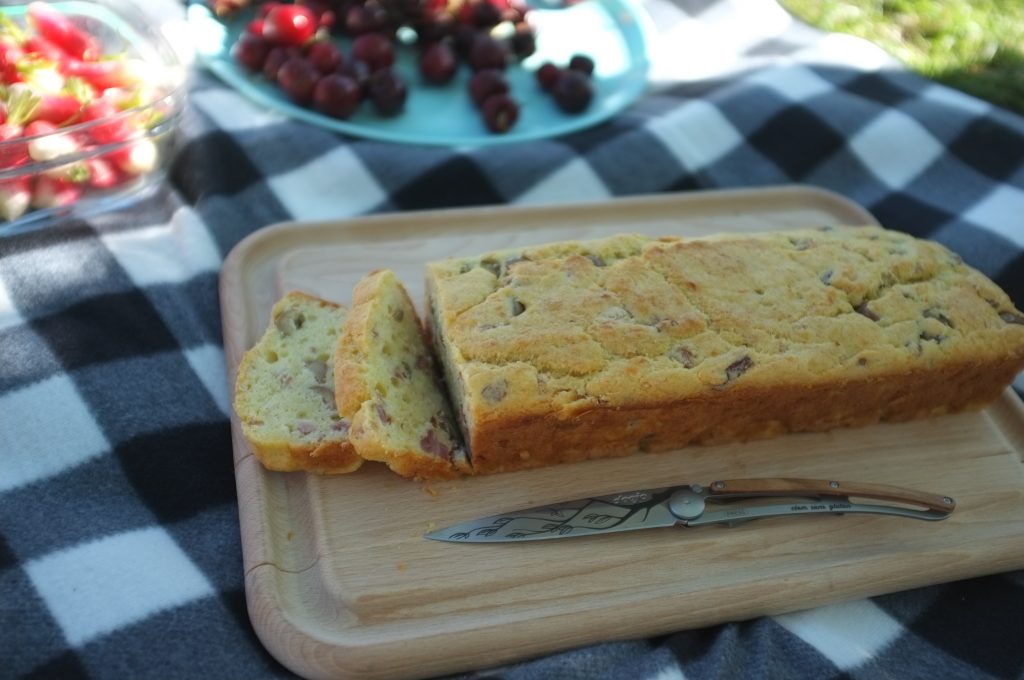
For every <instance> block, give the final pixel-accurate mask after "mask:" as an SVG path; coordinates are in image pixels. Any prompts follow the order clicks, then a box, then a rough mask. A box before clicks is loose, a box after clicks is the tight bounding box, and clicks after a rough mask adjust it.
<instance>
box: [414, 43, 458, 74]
mask: <svg viewBox="0 0 1024 680" xmlns="http://www.w3.org/2000/svg"><path fill="white" fill-rule="evenodd" d="M458 65H459V63H458V61H457V59H456V57H455V51H454V50H452V48H451V47H449V46H448V44H447V43H443V42H438V43H434V44H432V45H429V46H428V47H427V48H426V49H425V50H423V53H422V54H420V74H421V75H422V76H423V78H424V80H426V81H427V82H428V83H433V84H434V85H444V84H445V83H447V82H448V81H450V80H451V79H452V77H453V76H454V75H455V70H456V69H457V68H458Z"/></svg>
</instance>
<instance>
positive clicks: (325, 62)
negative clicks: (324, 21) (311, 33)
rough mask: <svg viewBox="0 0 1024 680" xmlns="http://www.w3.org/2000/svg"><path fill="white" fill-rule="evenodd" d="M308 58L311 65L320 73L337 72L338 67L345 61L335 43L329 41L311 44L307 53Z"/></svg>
mask: <svg viewBox="0 0 1024 680" xmlns="http://www.w3.org/2000/svg"><path fill="white" fill-rule="evenodd" d="M306 58H307V59H309V63H311V64H313V66H315V67H316V70H318V71H320V73H324V74H327V73H331V72H333V71H337V70H338V67H339V66H341V63H342V62H343V61H344V57H342V55H341V50H339V49H338V48H337V47H336V46H335V45H334V44H333V43H330V42H327V41H319V42H315V43H313V44H311V45H310V46H309V49H308V50H307V51H306Z"/></svg>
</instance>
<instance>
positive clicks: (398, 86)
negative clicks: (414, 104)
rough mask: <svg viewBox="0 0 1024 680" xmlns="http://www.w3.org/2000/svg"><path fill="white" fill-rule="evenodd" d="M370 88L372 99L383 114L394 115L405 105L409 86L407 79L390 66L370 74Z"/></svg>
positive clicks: (378, 110)
mask: <svg viewBox="0 0 1024 680" xmlns="http://www.w3.org/2000/svg"><path fill="white" fill-rule="evenodd" d="M368 88H369V91H370V101H371V102H373V106H374V108H375V109H377V113H379V114H380V115H382V116H393V115H395V114H396V113H398V112H399V111H401V110H402V108H403V107H404V106H405V98H406V96H407V94H408V88H407V87H406V84H405V81H403V80H402V79H401V78H400V77H399V76H398V74H397V73H395V72H394V71H392V70H391V69H390V68H382V69H377V70H376V71H374V72H373V73H372V74H371V75H370V80H369V83H368Z"/></svg>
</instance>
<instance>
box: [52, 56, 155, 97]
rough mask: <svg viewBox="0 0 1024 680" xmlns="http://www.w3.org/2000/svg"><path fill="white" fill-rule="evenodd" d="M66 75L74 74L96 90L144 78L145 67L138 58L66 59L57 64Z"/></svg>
mask: <svg viewBox="0 0 1024 680" xmlns="http://www.w3.org/2000/svg"><path fill="white" fill-rule="evenodd" d="M59 68H60V70H61V72H62V73H63V74H64V75H66V76H76V77H78V78H81V79H82V80H84V81H86V82H87V83H89V84H90V85H92V86H93V87H95V88H96V89H97V90H105V89H107V88H108V87H131V86H133V85H138V84H139V83H142V82H144V81H145V79H146V72H147V70H148V69H147V67H146V65H145V64H144V63H142V62H141V61H139V60H138V59H110V60H107V61H79V60H77V59H68V60H66V61H64V62H63V63H62V64H60V65H59Z"/></svg>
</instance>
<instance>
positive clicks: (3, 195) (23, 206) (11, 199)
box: [0, 177, 32, 222]
mask: <svg viewBox="0 0 1024 680" xmlns="http://www.w3.org/2000/svg"><path fill="white" fill-rule="evenodd" d="M31 202H32V192H31V184H30V183H29V178H28V177H15V178H13V179H5V180H0V219H4V220H7V221H8V222H11V221H13V220H16V219H18V218H19V217H21V216H22V215H24V214H25V211H26V210H28V207H29V204H30V203H31Z"/></svg>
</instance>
